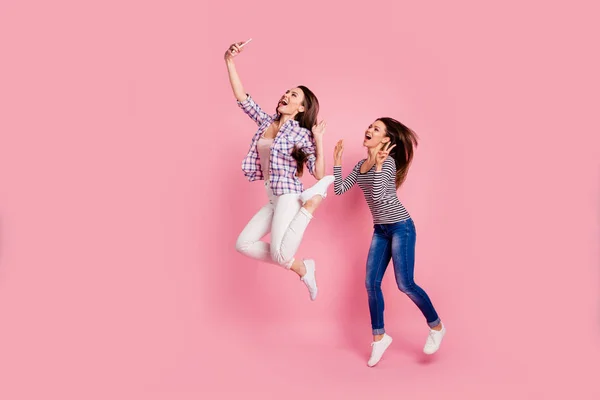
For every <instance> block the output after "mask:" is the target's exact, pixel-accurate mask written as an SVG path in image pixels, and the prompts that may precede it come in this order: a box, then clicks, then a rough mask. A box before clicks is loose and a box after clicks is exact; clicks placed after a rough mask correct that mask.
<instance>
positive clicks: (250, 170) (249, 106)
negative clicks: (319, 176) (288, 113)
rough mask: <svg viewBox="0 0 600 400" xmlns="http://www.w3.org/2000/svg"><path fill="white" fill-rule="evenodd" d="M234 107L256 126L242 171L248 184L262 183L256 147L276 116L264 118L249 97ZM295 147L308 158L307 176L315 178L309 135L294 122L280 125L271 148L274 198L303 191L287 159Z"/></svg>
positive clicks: (271, 179) (271, 181)
mask: <svg viewBox="0 0 600 400" xmlns="http://www.w3.org/2000/svg"><path fill="white" fill-rule="evenodd" d="M237 103H238V105H239V106H240V107H241V109H242V110H244V112H245V113H246V114H247V115H248V116H249V117H250V118H252V120H253V121H254V122H256V124H257V125H258V131H256V133H255V134H254V137H253V138H252V144H251V145H250V150H249V151H248V154H247V155H246V158H244V161H242V170H243V171H244V175H245V176H246V177H248V180H249V181H250V182H252V181H256V180H264V175H263V172H262V169H261V167H260V159H259V155H258V151H257V149H256V144H257V143H258V140H259V139H260V137H261V135H262V134H263V133H264V132H265V131H266V130H267V128H268V127H269V125H271V123H273V121H275V120H276V119H277V117H278V115H277V114H275V115H268V114H267V113H266V112H264V111H263V110H262V109H261V108H260V107H259V106H258V104H256V103H255V102H254V100H253V99H252V97H250V95H247V97H246V100H244V101H241V102H240V101H238V102H237ZM295 146H297V147H298V148H300V149H302V150H303V151H304V153H305V154H306V155H307V156H308V158H307V160H306V164H307V166H308V171H309V172H310V174H311V175H313V176H314V175H315V162H316V159H317V158H316V156H315V152H316V148H315V143H314V140H313V135H312V132H311V131H309V130H308V129H306V128H302V127H301V126H300V124H299V123H298V121H296V120H289V121H287V122H286V123H285V124H283V126H282V127H281V129H280V130H279V132H278V133H277V136H276V137H275V140H273V144H272V145H271V156H270V160H269V165H270V176H269V178H270V183H271V190H273V194H274V195H275V196H280V195H282V194H287V193H301V192H302V191H303V190H304V188H303V186H302V182H301V181H300V179H298V177H297V176H296V172H297V170H298V167H297V163H296V160H294V158H292V156H291V153H292V150H293V148H294V147H295Z"/></svg>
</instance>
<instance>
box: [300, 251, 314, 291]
mask: <svg viewBox="0 0 600 400" xmlns="http://www.w3.org/2000/svg"><path fill="white" fill-rule="evenodd" d="M303 262H304V266H305V267H306V274H304V276H303V277H302V278H300V280H301V281H302V282H304V284H305V285H306V287H307V288H308V293H309V294H310V299H311V300H312V301H315V299H316V298H317V291H318V288H317V279H316V278H315V269H316V266H315V261H314V260H304V261H303Z"/></svg>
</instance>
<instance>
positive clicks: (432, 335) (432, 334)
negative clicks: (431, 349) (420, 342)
mask: <svg viewBox="0 0 600 400" xmlns="http://www.w3.org/2000/svg"><path fill="white" fill-rule="evenodd" d="M427 343H428V344H435V331H434V330H433V329H431V330H430V331H429V337H428V338H427Z"/></svg>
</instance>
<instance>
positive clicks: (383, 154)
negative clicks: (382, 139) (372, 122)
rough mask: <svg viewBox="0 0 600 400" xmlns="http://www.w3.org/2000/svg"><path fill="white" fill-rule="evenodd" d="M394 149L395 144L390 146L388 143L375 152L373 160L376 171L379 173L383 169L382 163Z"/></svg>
mask: <svg viewBox="0 0 600 400" xmlns="http://www.w3.org/2000/svg"><path fill="white" fill-rule="evenodd" d="M394 147H396V145H395V144H393V145H391V146H390V142H387V143H386V144H385V145H383V148H382V149H381V150H379V151H378V152H377V158H376V159H375V165H376V166H377V171H381V169H382V168H383V163H384V161H385V160H386V159H387V158H388V156H389V155H390V151H391V150H392V149H393V148H394Z"/></svg>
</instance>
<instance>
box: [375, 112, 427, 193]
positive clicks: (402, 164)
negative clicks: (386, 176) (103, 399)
mask: <svg viewBox="0 0 600 400" xmlns="http://www.w3.org/2000/svg"><path fill="white" fill-rule="evenodd" d="M377 120H378V121H381V122H382V123H383V124H384V125H385V130H386V136H387V137H389V138H390V146H391V145H393V144H395V145H396V147H394V148H393V149H392V150H391V151H390V156H391V157H392V158H393V159H394V161H395V162H396V189H398V188H399V187H400V186H401V185H402V184H403V183H404V181H405V180H406V175H407V174H408V169H409V168H410V164H411V163H412V160H413V155H414V148H415V147H417V145H418V137H417V134H416V133H415V132H414V131H412V130H411V129H410V128H408V127H407V126H406V125H404V124H403V123H401V122H400V121H396V120H395V119H393V118H389V117H383V118H378V119H377Z"/></svg>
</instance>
